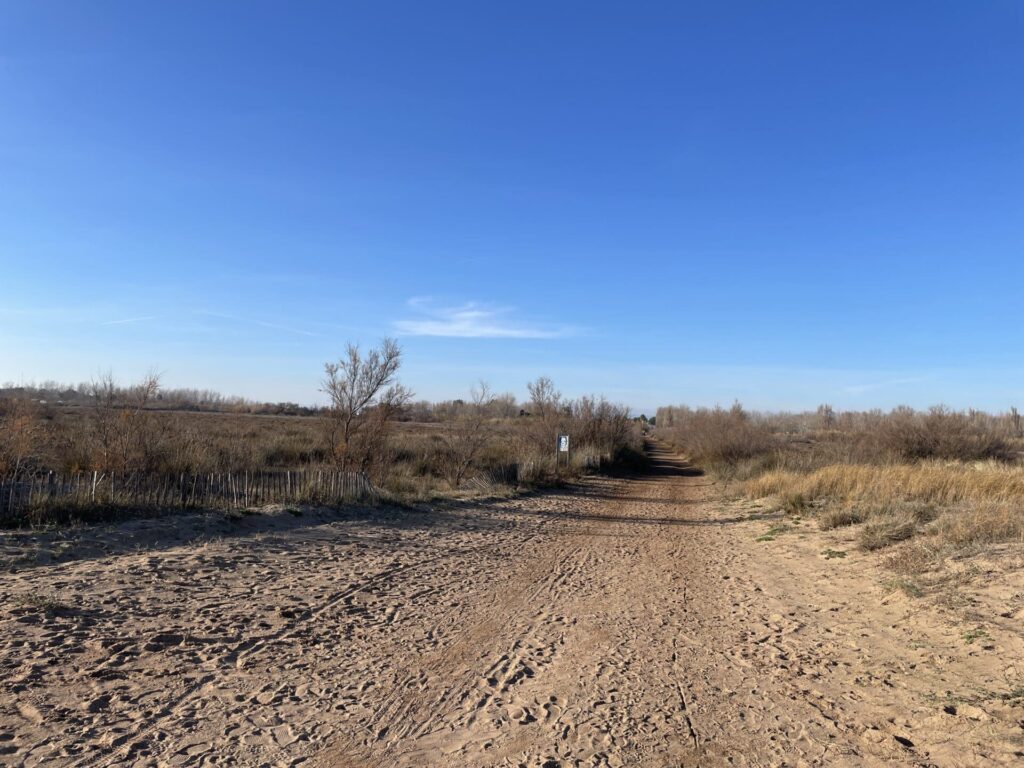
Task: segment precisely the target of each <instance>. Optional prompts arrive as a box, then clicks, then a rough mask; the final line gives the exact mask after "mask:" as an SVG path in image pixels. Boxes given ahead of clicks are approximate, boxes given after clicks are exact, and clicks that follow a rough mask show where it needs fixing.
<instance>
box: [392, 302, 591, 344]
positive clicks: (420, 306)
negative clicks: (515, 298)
mask: <svg viewBox="0 0 1024 768" xmlns="http://www.w3.org/2000/svg"><path fill="white" fill-rule="evenodd" d="M408 305H409V307H410V308H412V309H414V310H416V311H418V312H419V313H420V314H421V315H422V317H419V318H416V319H407V320H396V321H395V324H394V327H395V330H396V331H397V332H398V333H400V334H403V335H406V336H447V337H451V338H462V339H557V338H562V337H564V336H570V335H572V333H573V329H571V328H567V327H547V326H541V325H536V324H532V323H525V322H522V321H520V320H517V319H515V318H514V317H510V315H512V314H513V311H512V309H511V308H508V307H492V306H488V305H485V304H481V303H478V302H475V301H471V302H468V303H466V304H462V305H460V306H455V307H444V306H438V305H436V304H435V303H434V301H433V300H432V299H431V298H429V297H424V296H420V297H416V298H412V299H410V300H409V301H408Z"/></svg>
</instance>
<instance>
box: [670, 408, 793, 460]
mask: <svg viewBox="0 0 1024 768" xmlns="http://www.w3.org/2000/svg"><path fill="white" fill-rule="evenodd" d="M657 424H658V428H657V433H658V435H659V436H660V437H662V438H664V439H666V440H668V441H669V442H671V443H673V444H674V445H676V446H677V447H679V448H680V449H681V450H682V451H684V452H685V453H686V455H687V456H688V457H689V458H690V460H691V461H693V462H695V463H697V464H699V465H700V466H702V467H705V468H707V469H712V470H718V471H728V470H734V469H735V468H737V467H739V466H744V467H745V469H746V472H753V471H756V469H758V468H761V467H764V466H767V465H768V464H769V463H770V462H771V461H772V460H773V458H774V456H773V454H774V453H775V452H776V451H777V449H778V445H779V444H778V440H777V439H776V437H775V435H774V434H773V433H772V430H771V429H770V428H769V427H768V426H767V425H766V424H764V423H763V422H761V421H758V420H756V419H754V418H752V416H751V414H749V413H748V412H747V411H745V410H744V409H743V407H742V406H741V405H740V404H739V403H736V404H734V405H733V406H732V407H731V408H729V409H728V410H726V409H724V408H718V407H716V408H698V409H696V410H693V409H690V408H687V407H685V406H682V407H678V408H659V409H658V415H657Z"/></svg>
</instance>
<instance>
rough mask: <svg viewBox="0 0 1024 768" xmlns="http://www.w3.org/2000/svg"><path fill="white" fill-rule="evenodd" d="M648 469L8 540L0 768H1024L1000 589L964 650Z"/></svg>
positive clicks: (1014, 620)
mask: <svg viewBox="0 0 1024 768" xmlns="http://www.w3.org/2000/svg"><path fill="white" fill-rule="evenodd" d="M656 461H657V463H656V467H655V471H654V472H652V473H651V474H650V475H647V476H645V477H642V478H633V479H607V478H602V479H592V480H588V481H586V482H585V483H583V484H581V485H579V486H577V487H575V488H573V489H571V490H567V491H562V492H553V493H541V494H536V495H529V496H523V497H519V498H516V499H511V500H501V501H492V502H473V503H469V502H467V503H462V504H453V505H446V506H444V507H442V508H437V509H433V510H425V511H393V510H386V509H378V510H357V511H347V512H344V513H331V512H326V511H317V510H305V511H303V513H302V514H301V515H299V516H295V515H292V514H289V513H287V512H285V511H277V512H269V511H268V512H264V513H262V514H259V515H253V516H248V517H245V518H244V519H241V520H229V519H227V518H225V517H224V516H222V515H190V516H184V517H177V518H164V519H160V520H148V521H134V522H132V523H125V524H121V525H112V526H99V527H93V528H88V529H82V530H79V531H76V532H73V533H60V534H55V533H50V534H38V535H32V536H26V535H24V534H4V535H3V537H2V541H0V558H4V557H6V558H7V560H6V562H7V569H6V572H4V573H2V574H0V601H2V602H0V691H2V693H0V763H2V764H4V765H46V766H107V765H244V766H261V765H268V766H277V765H282V766H286V765H299V764H302V765H308V766H315V765H319V766H545V767H547V768H551V767H553V766H680V765H683V766H698V765H699V766H705V765H707V766H715V765H726V764H728V765H792V766H798V765H890V764H903V765H941V766H947V765H948V766H953V765H1010V764H1015V763H1018V764H1019V763H1020V762H1021V760H1022V755H1024V738H1022V735H1024V731H1022V725H1024V708H1022V706H1021V698H1019V697H1016V698H1015V697H1014V695H1013V691H1014V690H1015V688H1014V686H1015V685H1019V681H1020V680H1021V679H1022V678H1021V676H1020V675H1019V674H1018V669H1019V670H1020V672H1021V673H1024V663H1022V661H1024V646H1022V642H1021V627H1020V617H1021V615H1022V613H1021V606H1022V603H1024V589H1022V585H1021V584H1020V577H1019V573H1020V572H1019V571H1011V572H1009V573H1001V574H999V578H998V588H996V587H993V588H992V591H990V592H985V591H984V590H981V589H980V588H979V590H978V591H977V594H976V596H975V597H974V598H972V599H973V600H975V604H976V605H975V607H976V608H979V609H985V610H984V611H983V612H984V613H985V615H991V616H993V617H996V618H994V619H993V621H992V622H990V623H988V624H986V628H985V633H984V635H981V636H978V637H973V636H972V634H971V629H972V627H970V626H965V625H964V624H962V621H961V619H962V615H963V614H962V612H957V610H954V609H953V608H950V609H948V610H947V609H945V608H943V607H941V606H939V605H937V604H935V602H934V601H930V600H928V599H924V598H916V599H915V598H912V597H908V596H906V595H904V594H903V593H902V592H900V591H899V590H894V589H892V588H889V587H886V586H884V584H885V582H886V579H887V578H890V576H888V575H887V574H886V573H885V572H884V571H883V570H882V569H881V568H880V566H879V565H878V559H879V558H878V557H877V556H875V555H862V554H859V553H856V552H853V551H849V553H848V554H847V556H846V557H833V558H831V559H830V558H827V557H825V556H823V555H822V552H823V551H824V550H825V549H827V548H830V547H832V548H834V547H841V546H843V542H842V539H841V535H842V534H836V535H831V534H830V535H829V536H830V538H829V537H826V535H825V534H821V533H818V532H816V531H813V530H808V531H807V533H806V534H799V533H790V534H787V535H783V536H779V537H778V538H776V539H775V540H773V541H757V538H758V537H759V536H760V535H761V534H763V533H764V531H765V529H766V527H767V525H768V523H766V520H765V516H764V515H759V514H756V512H757V510H756V509H753V508H751V506H750V505H749V504H741V503H738V502H729V503H727V502H723V501H721V500H720V498H719V497H720V494H719V493H718V489H717V488H716V487H714V486H713V485H711V483H710V482H709V481H708V480H707V479H706V478H704V477H701V476H698V475H697V474H696V473H693V472H691V471H690V470H689V469H688V468H687V467H686V466H685V464H683V463H682V462H681V461H679V460H677V459H674V458H672V457H671V456H668V455H667V454H664V453H656ZM752 513H754V514H752ZM837 536H838V537H839V538H836V537H837ZM2 562H3V561H2V560H0V563H2ZM1015 580H1016V581H1015ZM986 600H987V601H989V602H990V603H991V606H989V605H988V604H987V603H985V601H986ZM979 601H980V602H979ZM988 608H991V609H992V610H991V611H989V610H988ZM993 611H994V612H993ZM1000 616H1001V618H1000ZM965 633H967V639H965Z"/></svg>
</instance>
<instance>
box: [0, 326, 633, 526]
mask: <svg viewBox="0 0 1024 768" xmlns="http://www.w3.org/2000/svg"><path fill="white" fill-rule="evenodd" d="M399 363H400V350H398V348H397V345H394V344H393V342H390V341H386V342H385V344H384V345H383V346H382V347H381V348H380V349H374V350H371V351H370V352H368V353H360V352H359V350H358V349H356V348H354V347H353V348H350V349H349V350H348V353H347V355H346V356H345V357H343V358H342V359H341V360H340V361H339V362H337V363H330V364H328V366H327V367H326V371H327V376H326V377H325V379H324V382H323V387H324V392H326V393H327V394H328V397H329V398H330V399H329V403H328V404H327V405H325V406H323V407H320V408H315V409H314V408H309V409H304V412H305V413H306V414H308V415H300V414H299V413H298V412H296V409H291V410H292V412H294V414H295V415H280V414H273V413H270V411H272V408H271V406H266V407H260V406H258V405H256V404H252V403H245V401H240V400H239V399H238V398H220V397H214V396H212V395H211V394H210V393H200V394H201V398H200V399H198V400H194V401H187V400H184V399H183V398H184V395H182V394H181V393H182V391H181V390H176V391H175V392H176V394H175V395H174V397H173V398H168V399H166V400H165V399H164V398H163V397H162V389H161V386H160V381H159V377H156V376H148V377H146V378H145V379H144V380H143V381H141V382H139V383H137V384H134V385H130V386H121V385H119V384H118V383H116V382H115V381H114V380H113V379H112V378H111V377H104V378H102V379H101V380H100V381H98V382H94V383H92V384H90V385H87V386H83V387H80V388H78V389H75V388H71V387H58V386H57V385H52V387H51V388H52V389H53V390H55V391H56V392H59V393H61V394H62V395H63V397H62V399H61V401H60V402H57V403H54V402H50V401H47V400H44V399H43V398H40V397H39V396H38V395H39V391H32V392H28V393H26V392H24V391H22V392H13V391H12V390H10V389H8V390H6V392H7V396H6V397H3V398H0V481H3V482H4V483H5V484H6V485H5V487H6V488H8V489H12V488H13V492H12V491H11V490H8V491H7V493H6V496H7V498H5V499H0V518H6V520H7V522H8V523H10V522H16V523H24V522H32V523H41V522H42V523H45V522H48V521H52V520H63V519H67V518H68V517H69V516H70V517H72V518H73V517H75V516H76V515H78V516H79V517H81V518H83V519H85V518H88V517H102V516H103V515H104V514H105V513H106V512H109V511H111V510H100V509H94V507H100V506H104V507H111V508H113V507H117V508H118V509H117V510H113V511H115V512H119V513H124V512H131V511H132V510H144V508H146V507H152V506H154V504H156V503H158V502H159V503H162V504H164V505H166V499H167V498H173V499H176V500H178V501H177V502H176V503H178V504H179V506H182V507H184V506H195V505H196V504H197V503H209V500H210V498H211V497H210V496H202V495H200V496H198V497H197V496H196V494H190V493H187V492H186V491H187V490H189V489H194V488H195V486H196V484H197V483H200V484H206V485H210V484H213V485H219V486H221V487H226V486H228V485H231V484H232V483H234V482H235V480H233V478H234V477H235V476H237V477H239V478H244V482H246V483H249V482H250V481H251V478H253V477H256V478H262V477H264V476H265V475H267V474H268V473H280V472H282V471H290V470H299V471H302V472H304V473H305V475H304V476H306V477H308V476H309V473H311V472H314V473H315V472H317V471H321V470H322V471H331V472H342V473H348V474H358V475H360V476H361V477H362V478H365V479H366V480H367V481H368V482H369V483H371V484H372V485H373V487H374V488H375V489H376V492H378V493H379V495H380V496H382V497H383V498H385V499H388V500H391V501H396V502H410V501H421V500H427V499H431V498H435V497H439V496H453V495H461V496H465V495H473V494H476V495H479V494H481V493H484V494H492V495H493V494H503V493H508V492H511V491H513V490H515V489H517V488H524V487H535V486H540V485H545V484H551V483H558V482H562V481H564V480H566V479H568V478H572V477H576V476H579V475H580V474H582V473H585V472H589V471H593V470H597V469H600V468H602V467H605V468H607V467H610V466H613V465H623V464H632V465H635V464H636V463H637V462H642V453H641V451H640V425H639V424H638V423H637V422H636V420H634V419H633V418H631V417H630V415H629V411H628V409H627V408H626V407H625V406H621V405H617V404H614V403H611V402H609V401H608V400H606V399H604V398H602V397H580V398H577V399H569V398H565V397H563V396H562V395H561V394H560V393H559V392H558V391H557V389H555V386H554V384H553V383H552V382H551V381H550V380H549V379H547V378H544V377H541V378H539V379H537V380H536V381H534V382H531V383H530V385H529V392H530V398H529V400H528V401H527V402H524V403H521V404H520V403H516V401H515V398H514V397H512V396H511V395H494V394H493V393H492V392H491V391H490V389H489V387H487V385H486V384H478V385H476V386H474V387H472V388H471V389H470V392H469V396H468V397H467V398H466V399H459V400H454V401H448V402H444V403H424V402H418V403H413V402H412V399H411V398H412V393H411V391H409V390H407V389H406V388H405V387H403V386H402V385H400V384H398V383H397V373H398V368H399ZM45 391H49V390H45ZM168 401H170V402H171V403H172V405H173V407H172V408H170V409H168V408H165V407H164V406H165V405H166V404H167V403H168ZM239 403H243V404H245V410H244V412H243V411H242V409H241V406H240V405H239ZM190 405H191V407H189V406H190ZM221 406H223V407H225V408H227V409H228V412H218V411H216V410H214V409H215V408H218V407H221ZM413 419H418V420H415V421H414V420H413ZM560 434H565V435H568V436H569V440H570V447H571V451H570V452H569V454H568V456H566V455H564V454H563V455H562V456H560V457H558V459H556V455H555V444H556V437H557V436H558V435H560ZM93 473H95V476H96V477H97V478H99V483H100V485H101V486H102V484H103V483H104V482H107V483H110V482H111V478H113V479H114V481H115V482H116V484H117V486H118V489H119V493H118V495H117V496H116V497H115V495H114V493H113V492H112V491H111V492H110V493H109V494H107V495H105V496H104V494H103V493H100V497H102V499H105V500H106V501H105V502H103V503H102V504H101V503H100V502H99V501H97V500H96V498H94V497H96V494H92V495H91V496H90V497H89V502H88V503H87V504H86V505H84V506H87V507H89V508H88V509H85V508H83V509H77V507H82V506H83V504H82V501H81V498H82V492H81V487H82V485H83V480H82V478H83V476H85V478H86V480H85V481H84V482H85V484H86V485H88V483H89V482H90V480H89V478H91V477H92V476H93ZM55 477H59V478H60V480H59V482H58V481H56V480H54V478H55ZM68 478H70V480H68ZM162 478H168V481H167V482H168V483H171V484H173V488H174V489H175V490H173V492H170V491H166V489H164V487H163V486H161V482H162V480H161V479H162ZM240 482H241V481H240ZM256 482H262V480H258V481H256ZM154 483H155V490H154ZM165 485H166V484H165ZM65 487H71V488H78V492H77V495H75V496H74V499H73V500H72V499H70V498H68V497H67V495H66V494H65V495H61V493H55V491H54V488H57V489H58V490H60V489H63V488H65ZM136 487H137V488H139V489H140V490H139V492H137V493H134V494H132V493H131V491H130V489H131V488H136ZM28 488H33V489H36V490H35V491H31V490H29V491H26V489H28ZM101 490H102V487H101ZM293 490H294V488H293ZM33 493H34V494H35V495H33ZM40 493H43V494H48V495H43V496H41V495H40ZM26 494H27V498H28V501H27V502H26V503H25V504H24V505H23V506H25V507H26V509H23V510H17V509H14V507H15V506H16V503H15V502H16V501H17V500H18V499H24V498H25V497H26ZM2 495H5V494H2V493H0V496H2ZM196 498H199V499H200V501H199V502H197V501H196ZM154 499H156V500H158V502H157V501H154ZM321 499H322V494H317V495H316V498H315V499H314V498H313V497H312V496H311V498H309V499H307V498H305V497H302V496H301V494H300V495H299V496H296V497H295V498H294V499H293V500H295V501H299V502H306V501H308V502H313V501H315V500H321ZM69 507H76V509H70V510H69Z"/></svg>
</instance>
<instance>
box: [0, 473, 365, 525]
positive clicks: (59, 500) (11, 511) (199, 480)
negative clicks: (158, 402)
mask: <svg viewBox="0 0 1024 768" xmlns="http://www.w3.org/2000/svg"><path fill="white" fill-rule="evenodd" d="M377 497H378V491H377V489H376V488H374V486H373V485H372V484H371V483H370V481H369V480H368V479H367V477H366V475H364V474H361V473H358V472H339V471H335V470H326V469H300V470H290V471H289V470H283V471H266V472H236V473H213V474H190V473H181V474H175V475H163V474H148V473H135V472H80V473H76V474H59V473H56V472H48V473H45V474H38V475H29V476H26V475H20V476H16V477H6V478H5V477H0V521H10V520H18V519H21V518H25V517H27V516H31V515H32V514H33V513H35V512H38V511H40V510H52V511H60V510H68V511H73V510H75V509H82V508H104V507H106V508H133V507H134V508H139V509H173V508H180V509H241V508H246V507H256V506H261V505H264V504H291V503H319V504H338V503H343V502H353V501H375V500H376V499H377Z"/></svg>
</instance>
